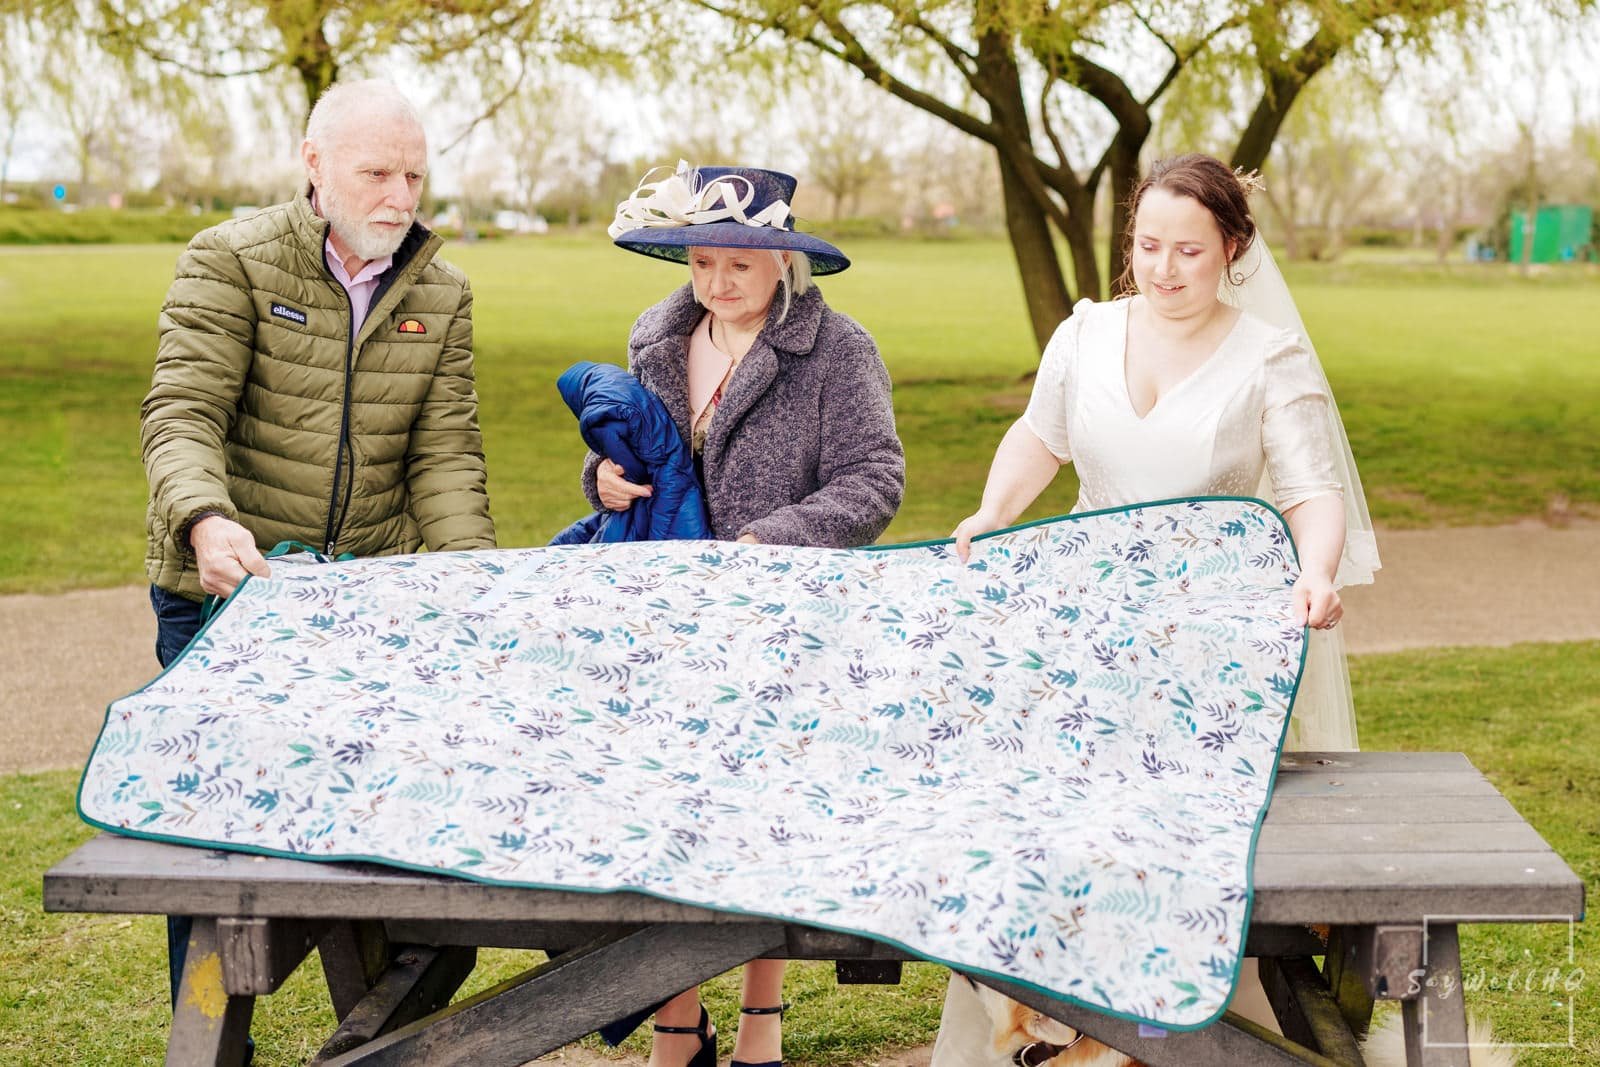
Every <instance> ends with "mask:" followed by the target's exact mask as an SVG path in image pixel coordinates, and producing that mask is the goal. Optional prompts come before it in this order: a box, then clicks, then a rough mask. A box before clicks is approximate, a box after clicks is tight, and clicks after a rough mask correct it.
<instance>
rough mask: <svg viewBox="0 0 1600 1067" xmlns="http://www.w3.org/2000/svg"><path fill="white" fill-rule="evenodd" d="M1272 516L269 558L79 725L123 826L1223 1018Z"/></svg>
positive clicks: (1280, 566) (1271, 617)
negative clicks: (970, 541)
mask: <svg viewBox="0 0 1600 1067" xmlns="http://www.w3.org/2000/svg"><path fill="white" fill-rule="evenodd" d="M1296 573H1297V570H1296V564H1295V558H1294V553H1293V548H1292V545H1291V542H1290V540H1289V536H1288V533H1287V531H1286V529H1285V527H1284V525H1283V522H1282V520H1281V518H1280V517H1279V516H1278V515H1277V513H1276V512H1274V511H1272V510H1271V509H1270V508H1268V507H1267V506H1266V505H1264V504H1261V503H1260V502H1257V501H1250V500H1242V499H1234V498H1204V499H1196V500H1187V501H1176V502H1165V503H1160V504H1150V505H1141V506H1138V507H1133V508H1128V509H1123V510H1118V511H1112V512H1103V513H1095V514H1087V515H1078V516H1071V517H1066V518H1062V519H1057V520H1050V521H1048V522H1044V523H1040V524H1034V525H1029V526H1024V527H1017V528H1013V529H1011V530H1008V531H1003V532H1001V533H999V534H997V535H993V536H990V537H988V538H985V539H983V540H980V541H978V542H976V543H975V545H974V550H973V556H972V562H971V564H970V565H969V566H967V567H963V566H961V565H960V564H959V563H958V561H957V560H956V558H955V556H954V554H953V552H952V550H951V548H950V546H949V545H947V544H943V543H940V544H924V545H912V546H896V547H892V548H889V549H878V550H857V551H836V550H825V549H797V548H781V547H772V546H761V545H737V544H730V543H723V542H710V541H698V542H696V541H690V542H655V543H638V544H617V545H580V546H572V547H565V548H542V549H525V550H500V551H480V552H463V553H438V554H429V555H417V556H401V557H386V558H380V559H368V560H358V561H352V562H343V563H329V564H326V565H316V566H305V565H293V564H290V563H287V562H285V561H281V560H280V561H274V572H273V577H272V578H271V579H251V580H249V581H247V582H246V583H245V584H244V585H243V586H242V587H241V589H240V590H239V592H238V593H237V594H236V595H235V596H234V597H233V599H232V600H230V601H229V602H228V604H227V605H226V607H225V608H224V609H223V610H222V612H221V613H220V614H219V615H218V616H217V617H216V618H215V619H214V620H213V621H212V622H211V624H210V625H209V626H208V627H207V628H206V629H205V630H204V631H203V632H202V634H201V635H200V636H199V637H198V638H197V639H196V641H195V642H194V644H192V645H191V646H190V647H189V649H188V650H187V651H186V652H185V653H184V655H183V656H182V657H181V658H180V659H179V660H178V661H177V662H176V663H175V664H174V665H173V666H172V667H171V668H170V669H169V670H168V671H167V672H166V673H164V674H163V675H161V676H160V677H159V678H157V679H156V680H155V681H154V682H152V683H150V684H149V685H147V686H146V687H145V688H144V689H142V690H140V691H139V692H136V693H134V694H132V695H130V696H128V697H125V698H123V699H121V700H119V701H117V702H116V703H114V704H112V705H111V707H110V709H109V711H108V715H107V720H106V725H105V727H104V729H103V730H102V733H101V735H100V738H99V741H98V743H97V744H96V746H95V750H94V753H93V755H92V756H91V758H90V762H89V765H88V767H87V769H86V771H85V774H84V780H83V784H82V787H81V790H80V796H79V806H80V811H81V813H82V815H83V817H84V818H85V819H86V820H88V821H89V822H91V823H93V824H95V825H97V826H101V827H104V828H106V829H108V830H112V831H114V832H120V833H129V834H134V835H137V836H146V837H156V838H160V839H163V840H170V841H177V842H184V843H193V844H200V845H205V846H208V847H215V848H224V849H238V850H243V851H251V852H265V853H272V854H278V855H286V856H293V857H301V858H306V859H323V860H336V859H361V860H368V861H375V862H379V863H390V864H396V865H401V866H406V867H410V868H418V869H426V870H436V871H439V872H442V873H445V874H452V875H459V876H462V877H467V878H473V879H480V880H484V881H492V882H498V883H506V884H512V885H525V886H530V887H558V888H564V889H579V890H595V891H610V890H634V891H640V892H645V893H650V894H654V895H657V896H661V897H664V898H670V899H672V900H678V901H684V902H688V903H692V904H702V905H708V906H711V907H716V908H722V909H727V910H734V911H740V912H747V913H751V914H761V915H769V916H773V917H776V918H781V919H785V920H794V921H799V922H805V923H812V924H816V925H819V926H824V927H830V928H836V929H840V930H847V931H851V932H855V933H860V934H864V935H867V936H870V937H873V938H878V939H881V940H884V941H888V942H891V943H894V944H897V945H901V946H904V947H906V948H909V949H911V950H912V951H914V952H916V953H917V954H919V955H922V956H924V957H926V958H929V959H934V960H939V961H943V962H945V963H948V964H950V965H951V966H954V967H957V968H961V969H964V970H968V971H974V972H985V973H988V974H992V975H997V976H1001V977H1004V978H1007V979H1010V980H1013V981H1017V982H1021V983H1026V984H1028V985H1030V986H1034V987H1037V988H1039V989H1042V990H1045V991H1047V992H1049V993H1051V994H1054V995H1056V996H1060V997H1066V998H1070V999H1072V1000H1074V1001H1076V1002H1078V1003H1081V1004H1084V1005H1087V1006H1090V1007H1093V1008H1097V1009H1100V1010H1104V1011H1109V1012H1112V1013H1115V1014H1118V1015H1122V1016H1125V1017H1129V1018H1137V1019H1140V1020H1143V1021H1147V1022H1150V1023H1153V1024H1156V1025H1161V1026H1166V1027H1169V1028H1175V1029H1187V1028H1193V1027H1196V1026H1200V1025H1203V1024H1205V1023H1207V1022H1209V1021H1210V1020H1212V1019H1213V1018H1215V1017H1216V1016H1217V1015H1219V1014H1220V1013H1221V1011H1222V1010H1223V1008H1224V1006H1225V1005H1226V1003H1227V1000H1228V998H1229V996H1230V994H1231V991H1232V986H1233V982H1234V978H1235V975H1236V972H1237V969H1238V964H1239V956H1240V949H1241V945H1242V941H1243V932H1244V928H1245V925H1246V923H1247V921H1248V914H1249V901H1250V889H1249V886H1250V878H1249V872H1250V863H1251V859H1252V853H1253V849H1254V842H1255V835H1256V833H1257V830H1258V827H1259V824H1260V821H1261V818H1262V816H1263V814H1264V812H1265V808H1266V805H1267V801H1268V799H1269V795H1270V790H1271V781H1272V776H1273V773H1274V770H1275V768H1276V763H1277V758H1278V752H1279V748H1280V745H1281V741H1282V738H1283V734H1284V730H1285V726H1286V723H1287V719H1288V715H1289V710H1290V706H1291V703H1292V700H1293V697H1294V693H1295V689H1296V685H1297V683H1298V678H1299V671H1300V667H1301V662H1302V658H1303V650H1304V640H1305V631H1304V630H1303V629H1301V628H1300V627H1298V626H1296V625H1294V623H1293V621H1292V619H1291V618H1290V616H1289V605H1290V600H1289V586H1290V584H1292V582H1293V581H1294V578H1295V577H1296Z"/></svg>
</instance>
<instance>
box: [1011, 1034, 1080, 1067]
mask: <svg viewBox="0 0 1600 1067" xmlns="http://www.w3.org/2000/svg"><path fill="white" fill-rule="evenodd" d="M1082 1040H1083V1031H1082V1030H1079V1031H1078V1035H1077V1036H1076V1037H1074V1038H1073V1039H1072V1040H1071V1041H1068V1042H1067V1043H1066V1044H1065V1045H1052V1044H1050V1043H1049V1042H1048V1041H1035V1042H1033V1043H1032V1044H1031V1045H1023V1046H1022V1047H1021V1048H1019V1049H1017V1051H1016V1054H1015V1055H1013V1056H1012V1057H1011V1062H1012V1063H1014V1064H1016V1065H1017V1067H1042V1065H1043V1064H1046V1063H1049V1062H1050V1061H1051V1060H1053V1059H1055V1058H1056V1057H1057V1056H1059V1055H1061V1054H1062V1053H1063V1052H1065V1051H1067V1049H1069V1048H1071V1047H1072V1046H1074V1045H1076V1044H1077V1043H1078V1042H1080V1041H1082Z"/></svg>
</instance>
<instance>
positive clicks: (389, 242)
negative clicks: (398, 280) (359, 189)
mask: <svg viewBox="0 0 1600 1067" xmlns="http://www.w3.org/2000/svg"><path fill="white" fill-rule="evenodd" d="M317 206H318V207H320V208H321V209H322V215H323V217H324V218H326V219H327V220H328V223H329V224H330V225H331V226H332V227H333V232H334V233H335V234H336V235H337V236H338V238H339V241H340V243H342V244H343V245H344V246H345V247H346V248H348V249H349V250H350V251H351V253H353V254H354V255H355V256H357V257H358V258H360V259H364V260H367V261H368V262H371V261H372V260H374V259H382V258H383V257H384V256H392V255H394V253H395V250H396V249H398V248H399V247H400V243H401V242H402V241H404V240H405V239H406V233H407V231H408V230H409V229H410V228H411V222H412V220H413V219H414V218H415V217H416V215H415V213H413V212H401V211H390V210H388V209H386V208H379V209H378V210H377V211H374V212H373V213H372V214H371V215H370V216H368V217H367V218H361V217H360V216H359V215H357V214H356V213H355V212H353V211H347V210H346V209H345V205H344V202H343V201H342V200H340V199H339V197H338V196H337V195H336V194H335V193H334V191H333V190H332V189H331V188H328V189H318V190H317ZM375 222H398V223H400V224H401V226H402V227H403V228H402V229H400V230H397V231H395V232H393V233H389V232H385V231H383V230H379V229H376V228H375V227H374V226H373V225H372V224H373V223H375Z"/></svg>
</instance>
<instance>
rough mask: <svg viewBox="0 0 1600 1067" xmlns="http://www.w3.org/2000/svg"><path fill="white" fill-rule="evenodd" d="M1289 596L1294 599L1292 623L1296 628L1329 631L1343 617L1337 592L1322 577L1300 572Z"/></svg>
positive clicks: (1341, 605) (1342, 606)
mask: <svg viewBox="0 0 1600 1067" xmlns="http://www.w3.org/2000/svg"><path fill="white" fill-rule="evenodd" d="M1291 595H1292V596H1293V598H1294V601H1293V603H1294V621H1295V625H1297V626H1311V627H1314V628H1316V629H1318V630H1331V629H1333V628H1334V627H1335V626H1337V625H1339V620H1340V619H1342V618H1343V617H1344V605H1343V604H1342V603H1340V601H1339V591H1338V590H1337V589H1335V588H1334V587H1333V582H1331V581H1329V580H1328V579H1327V578H1326V577H1324V576H1323V575H1320V574H1307V573H1305V572H1304V571H1302V572H1301V574H1300V579H1299V580H1298V581H1297V582H1295V583H1294V589H1293V590H1292V591H1291Z"/></svg>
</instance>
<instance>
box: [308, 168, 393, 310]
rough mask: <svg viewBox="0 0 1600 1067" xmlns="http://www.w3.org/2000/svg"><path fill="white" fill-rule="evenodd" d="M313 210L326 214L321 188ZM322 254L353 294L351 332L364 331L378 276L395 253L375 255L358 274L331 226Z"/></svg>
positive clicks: (386, 268) (330, 267)
mask: <svg viewBox="0 0 1600 1067" xmlns="http://www.w3.org/2000/svg"><path fill="white" fill-rule="evenodd" d="M311 210H312V211H315V212H316V213H317V214H318V215H319V216H322V217H324V218H326V217H327V216H324V215H322V206H321V205H320V204H318V203H317V190H316V188H315V187H314V186H313V187H312V190H311ZM322 258H323V259H324V260H326V261H327V264H328V269H329V270H331V271H333V277H334V279H335V280H336V281H338V283H339V284H340V285H342V286H344V291H345V292H346V293H347V294H349V297H350V336H351V337H352V338H353V337H354V336H355V335H356V334H358V333H360V332H361V324H362V323H363V322H366V321H367V312H368V311H369V310H371V308H372V294H373V293H374V292H375V291H376V290H377V288H378V276H379V275H381V274H382V273H383V272H384V271H386V270H388V269H389V267H390V266H391V265H393V263H394V256H392V255H389V256H384V257H383V258H382V259H375V260H373V261H372V262H370V263H368V264H367V265H366V266H365V267H362V268H361V269H360V270H358V271H356V276H355V277H354V278H352V277H350V272H349V271H347V270H345V269H344V259H343V258H342V257H341V256H340V255H339V253H338V252H336V251H334V248H333V228H332V227H331V226H330V227H329V228H328V239H327V240H326V241H324V242H323V244H322Z"/></svg>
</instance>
